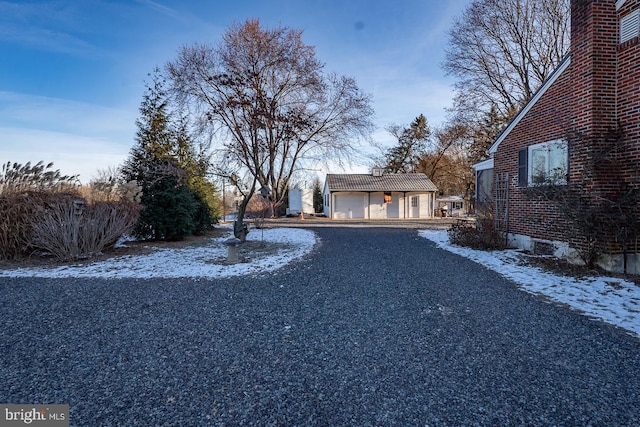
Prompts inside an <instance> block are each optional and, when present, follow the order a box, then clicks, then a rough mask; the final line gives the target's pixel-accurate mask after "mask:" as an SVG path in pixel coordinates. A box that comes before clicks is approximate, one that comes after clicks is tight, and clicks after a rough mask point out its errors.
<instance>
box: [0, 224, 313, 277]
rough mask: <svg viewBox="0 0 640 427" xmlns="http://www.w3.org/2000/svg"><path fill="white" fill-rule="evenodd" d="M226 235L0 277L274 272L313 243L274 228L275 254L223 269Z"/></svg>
mask: <svg viewBox="0 0 640 427" xmlns="http://www.w3.org/2000/svg"><path fill="white" fill-rule="evenodd" d="M262 231H263V230H254V231H252V232H251V233H249V235H248V236H247V241H257V242H261V241H262V239H263V234H262ZM230 236H231V231H229V233H228V235H226V236H224V237H221V238H217V239H211V240H210V242H209V244H208V245H206V246H201V247H187V248H180V249H175V248H173V249H166V248H165V249H158V250H157V251H156V252H153V253H151V254H147V255H125V256H119V257H114V258H111V259H108V260H106V261H99V262H94V263H90V264H76V265H69V266H61V267H54V268H20V269H13V270H0V277H52V278H55V277H86V278H88V277H102V278H155V277H169V278H172V277H173V278H176V277H194V278H198V277H202V278H219V277H230V276H241V275H251V274H258V273H262V272H267V271H274V270H277V269H278V268H281V267H283V266H285V265H287V264H288V263H290V262H291V261H294V260H296V259H298V258H300V257H302V256H304V255H305V254H307V253H309V252H310V251H311V250H312V249H313V246H314V245H315V243H316V239H317V238H316V235H315V233H313V232H311V231H307V230H302V229H289V228H275V229H269V230H264V243H265V245H266V246H267V247H268V245H270V244H279V245H284V246H279V250H277V251H274V252H275V253H271V254H269V253H268V252H267V253H266V254H265V253H260V252H257V253H256V256H255V257H253V256H252V258H251V259H249V260H248V262H241V263H238V264H232V265H225V264H224V263H223V262H222V261H224V260H225V259H226V257H227V247H226V246H225V245H224V240H226V239H228V238H229V237H230Z"/></svg>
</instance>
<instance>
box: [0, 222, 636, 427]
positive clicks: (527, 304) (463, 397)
mask: <svg viewBox="0 0 640 427" xmlns="http://www.w3.org/2000/svg"><path fill="white" fill-rule="evenodd" d="M316 231H317V233H318V234H319V236H320V237H321V243H320V246H319V247H318V248H317V250H316V251H315V252H314V253H313V254H312V255H310V256H308V257H307V258H305V259H304V260H303V261H300V262H298V263H296V264H294V265H292V266H290V267H287V268H284V269H282V270H280V271H279V272H278V273H275V274H273V275H264V276H261V277H244V278H235V279H225V280H212V281H203V280H200V281H194V280H111V281H109V280H86V279H82V280H78V279H66V280H63V279H57V280H45V279H4V278H3V279H0V295H1V299H0V319H1V320H2V323H1V328H0V403H69V404H70V406H71V424H72V425H77V426H96V425H105V426H109V425H113V426H116V425H117V426H136V425H140V426H160V425H176V426H178V425H179V426H206V425H212V426H217V425H229V426H233V425H259V426H271V425H272V426H309V425H321V426H324V425H326V426H343V425H348V426H392V425H397V426H426V425H429V426H439V425H451V426H459V425H466V426H473V425H481V426H485V425H486V426H494V425H495V426H508V425H533V426H546V425H567V426H587V425H597V426H605V425H606V426H613V425H628V426H634V425H640V340H638V339H636V338H633V337H630V336H628V335H626V334H625V333H624V331H622V330H619V329H616V328H614V327H611V326H608V325H606V324H604V323H601V322H596V321H592V320H589V319H587V318H586V317H583V316H581V315H579V314H577V313H575V312H572V311H570V310H568V309H566V308H563V307H559V306H557V305H554V304H548V303H546V302H545V301H544V300H542V299H540V298H537V297H534V296H532V295H529V294H526V293H524V292H522V291H519V290H517V288H516V286H515V285H514V284H513V283H511V282H509V281H507V280H506V279H503V278H502V277H501V276H499V275H497V274H495V273H493V272H491V271H489V270H486V269H484V268H482V267H480V266H478V265H477V264H474V263H473V262H471V261H469V260H467V259H464V258H461V257H458V256H456V255H453V254H451V253H449V252H446V251H442V250H439V249H436V248H435V246H434V244H433V243H431V242H429V241H427V240H425V239H422V238H420V237H418V236H417V234H416V231H415V230H406V229H400V228H394V229H391V228H376V229H367V228H326V227H323V228H318V229H316Z"/></svg>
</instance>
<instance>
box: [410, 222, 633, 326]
mask: <svg viewBox="0 0 640 427" xmlns="http://www.w3.org/2000/svg"><path fill="white" fill-rule="evenodd" d="M419 234H420V236H422V237H424V238H426V239H429V240H431V241H433V242H435V243H436V244H437V245H438V247H440V248H442V249H446V250H447V251H449V252H453V253H455V254H458V255H461V256H463V257H466V258H469V259H471V260H473V261H475V262H477V263H478V264H481V265H483V266H485V267H487V268H489V269H491V270H494V271H496V272H498V273H500V274H502V275H503V276H505V277H507V278H509V279H511V280H513V281H514V282H516V283H517V284H518V285H520V287H521V288H522V289H523V290H525V291H527V292H531V293H534V294H542V295H546V296H547V297H549V298H550V299H552V300H554V301H558V302H561V303H564V304H567V305H568V306H570V307H572V308H574V309H576V310H579V311H581V312H583V313H584V314H585V315H587V316H590V317H593V318H596V319H601V320H604V321H605V322H608V323H611V324H613V325H617V326H620V327H621V328H624V329H626V330H628V331H629V332H631V333H632V334H633V335H635V336H640V286H638V285H636V284H635V283H632V282H628V281H626V280H623V279H619V278H614V277H600V276H598V277H584V278H576V277H566V276H559V275H555V274H552V273H549V272H547V271H544V270H542V269H540V268H537V267H532V266H528V265H523V262H522V259H521V258H520V254H519V253H518V252H517V251H514V250H506V251H490V252H486V251H478V250H473V249H469V248H465V247H461V246H456V245H453V244H451V243H450V242H449V238H448V236H447V232H446V231H442V230H438V231H436V230H422V231H420V232H419Z"/></svg>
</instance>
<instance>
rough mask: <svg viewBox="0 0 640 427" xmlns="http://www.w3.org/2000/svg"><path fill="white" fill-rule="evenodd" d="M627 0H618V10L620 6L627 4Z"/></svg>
mask: <svg viewBox="0 0 640 427" xmlns="http://www.w3.org/2000/svg"><path fill="white" fill-rule="evenodd" d="M626 2H627V0H618V1H617V2H616V10H620V8H621V7H622V6H624V4H625V3H626Z"/></svg>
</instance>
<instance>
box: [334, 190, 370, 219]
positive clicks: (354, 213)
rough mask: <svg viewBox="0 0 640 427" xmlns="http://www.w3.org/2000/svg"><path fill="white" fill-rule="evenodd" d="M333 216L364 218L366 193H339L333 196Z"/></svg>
mask: <svg viewBox="0 0 640 427" xmlns="http://www.w3.org/2000/svg"><path fill="white" fill-rule="evenodd" d="M333 200H334V206H333V208H334V209H333V218H335V219H350V218H364V217H365V216H364V214H365V206H366V204H367V201H366V194H362V193H340V194H336V195H335V196H334V199H333Z"/></svg>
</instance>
